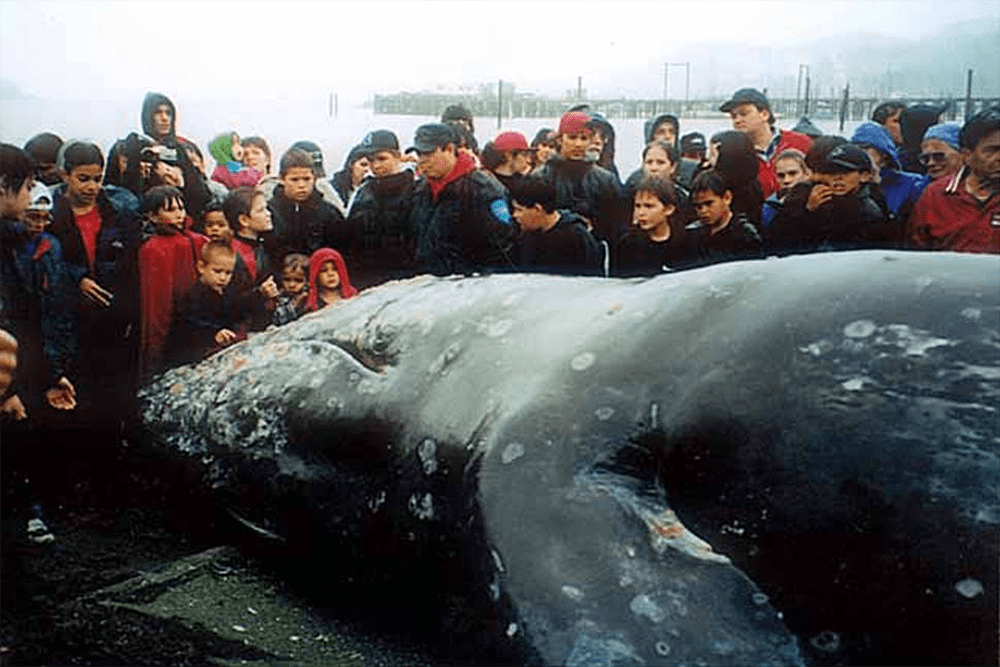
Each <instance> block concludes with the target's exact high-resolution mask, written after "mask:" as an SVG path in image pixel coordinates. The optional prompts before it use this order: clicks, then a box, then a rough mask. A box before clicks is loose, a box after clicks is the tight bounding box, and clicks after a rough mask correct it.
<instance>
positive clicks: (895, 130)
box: [884, 109, 903, 144]
mask: <svg viewBox="0 0 1000 667" xmlns="http://www.w3.org/2000/svg"><path fill="white" fill-rule="evenodd" d="M902 115H903V110H902V109H900V110H899V111H897V112H896V113H894V114H892V115H891V116H889V117H888V118H886V119H885V125H884V127H885V129H886V131H888V132H889V136H890V137H892V140H893V141H895V142H896V143H897V144H902V143H903V127H902V126H901V125H900V124H899V118H900V116H902Z"/></svg>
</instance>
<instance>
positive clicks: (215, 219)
mask: <svg viewBox="0 0 1000 667" xmlns="http://www.w3.org/2000/svg"><path fill="white" fill-rule="evenodd" d="M228 229H229V223H227V222H226V216H225V215H224V214H223V213H222V211H210V212H208V213H206V214H205V236H207V237H208V238H210V239H212V240H213V241H218V240H220V239H223V238H225V236H226V231H227V230H228Z"/></svg>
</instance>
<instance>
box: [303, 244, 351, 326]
mask: <svg viewBox="0 0 1000 667" xmlns="http://www.w3.org/2000/svg"><path fill="white" fill-rule="evenodd" d="M357 293H358V291H357V290H356V289H354V287H353V286H352V285H351V279H350V277H349V276H348V275H347V265H346V264H345V263H344V258H343V257H341V255H340V253H339V252H337V251H336V250H334V249H333V248H320V249H319V250H317V251H316V252H314V253H313V254H312V256H311V257H310V258H309V296H308V297H307V298H306V311H307V312H312V311H314V310H319V309H320V308H325V307H326V306H329V305H330V304H334V303H337V302H338V301H341V300H342V299H350V298H351V297H353V296H356V295H357Z"/></svg>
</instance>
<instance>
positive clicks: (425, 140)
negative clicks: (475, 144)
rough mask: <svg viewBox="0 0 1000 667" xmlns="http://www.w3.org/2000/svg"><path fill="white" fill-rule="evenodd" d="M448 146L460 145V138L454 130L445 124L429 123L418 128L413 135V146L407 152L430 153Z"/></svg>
mask: <svg viewBox="0 0 1000 667" xmlns="http://www.w3.org/2000/svg"><path fill="white" fill-rule="evenodd" d="M448 144H455V145H456V146H457V145H458V136H457V133H456V132H455V130H454V128H453V127H452V126H450V125H447V124H445V123H427V124H426V125H421V126H420V127H418V128H417V131H416V132H415V133H414V134H413V145H412V146H410V147H409V148H407V149H406V152H407V153H409V152H411V151H417V152H418V153H430V152H432V151H434V150H435V149H438V148H444V147H445V146H447V145H448Z"/></svg>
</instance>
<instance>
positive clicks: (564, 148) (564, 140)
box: [559, 130, 596, 160]
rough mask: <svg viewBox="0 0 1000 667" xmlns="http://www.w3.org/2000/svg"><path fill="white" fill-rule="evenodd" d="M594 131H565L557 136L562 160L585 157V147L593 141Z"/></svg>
mask: <svg viewBox="0 0 1000 667" xmlns="http://www.w3.org/2000/svg"><path fill="white" fill-rule="evenodd" d="M594 134H596V132H591V131H590V130H585V131H583V132H567V133H566V134H562V135H560V137H559V154H560V155H561V156H562V157H563V159H564V160H583V159H584V158H586V157H587V149H588V148H590V145H591V144H592V143H593V135H594Z"/></svg>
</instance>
